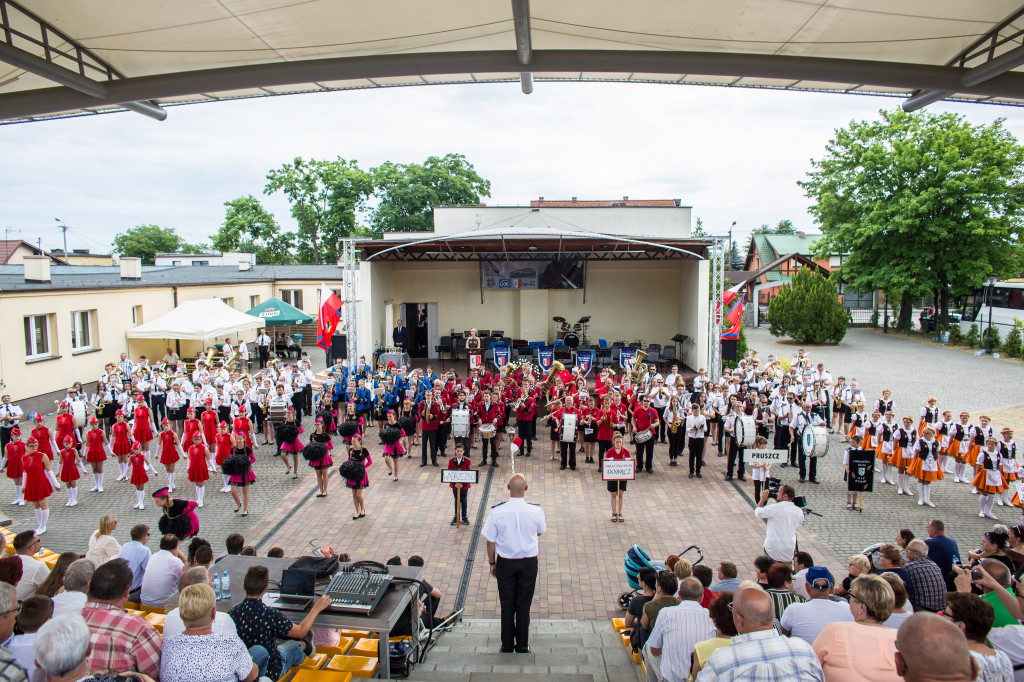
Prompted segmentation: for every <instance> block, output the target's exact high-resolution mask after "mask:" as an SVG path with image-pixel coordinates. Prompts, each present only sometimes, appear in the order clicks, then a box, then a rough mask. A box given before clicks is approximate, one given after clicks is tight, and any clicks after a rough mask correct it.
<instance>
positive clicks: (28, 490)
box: [23, 471, 53, 502]
mask: <svg viewBox="0 0 1024 682" xmlns="http://www.w3.org/2000/svg"><path fill="white" fill-rule="evenodd" d="M23 492H24V494H25V501H26V502H39V501H40V500H45V499H46V498H48V497H49V496H50V495H52V494H53V486H52V485H50V482H49V481H48V480H46V474H45V473H44V474H43V475H38V474H36V475H33V473H32V472H31V471H28V472H26V473H25V489H24V491H23Z"/></svg>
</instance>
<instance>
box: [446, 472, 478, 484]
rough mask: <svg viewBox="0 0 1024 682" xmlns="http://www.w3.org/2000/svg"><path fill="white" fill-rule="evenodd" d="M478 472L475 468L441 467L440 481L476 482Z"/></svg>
mask: <svg viewBox="0 0 1024 682" xmlns="http://www.w3.org/2000/svg"><path fill="white" fill-rule="evenodd" d="M479 475H480V472H479V471H477V470H476V469H470V470H468V471H464V470H462V469H441V483H474V484H475V483H476V482H477V480H479Z"/></svg>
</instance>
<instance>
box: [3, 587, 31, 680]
mask: <svg viewBox="0 0 1024 682" xmlns="http://www.w3.org/2000/svg"><path fill="white" fill-rule="evenodd" d="M17 616H18V597H17V596H16V595H15V589H14V587H13V586H12V585H9V584H8V583H0V679H3V680H5V682H6V681H7V680H10V681H11V682H26V681H27V680H28V673H27V671H26V669H25V668H24V667H22V665H21V663H19V662H18V659H17V657H15V655H14V654H13V653H11V651H10V650H9V649H8V647H9V646H10V645H11V640H12V639H13V638H12V637H11V635H12V634H13V633H14V623H15V620H16V619H17Z"/></svg>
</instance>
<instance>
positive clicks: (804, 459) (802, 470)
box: [796, 438, 818, 481]
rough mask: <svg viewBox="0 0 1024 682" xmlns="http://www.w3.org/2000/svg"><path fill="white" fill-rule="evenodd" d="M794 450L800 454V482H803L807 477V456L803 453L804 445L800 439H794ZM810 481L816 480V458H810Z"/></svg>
mask: <svg viewBox="0 0 1024 682" xmlns="http://www.w3.org/2000/svg"><path fill="white" fill-rule="evenodd" d="M796 448H797V450H799V452H800V455H799V457H800V480H801V481H802V480H804V478H805V477H806V475H807V455H806V454H805V453H804V444H803V442H802V440H801V439H800V438H797V439H796ZM810 459H811V471H810V474H811V480H812V481H814V480H817V478H818V458H817V457H811V458H810Z"/></svg>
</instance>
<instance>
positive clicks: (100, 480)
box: [96, 474, 103, 493]
mask: <svg viewBox="0 0 1024 682" xmlns="http://www.w3.org/2000/svg"><path fill="white" fill-rule="evenodd" d="M96 475H97V476H98V477H99V478H97V479H96V484H97V485H98V486H99V488H97V489H96V492H98V493H101V492H103V474H96Z"/></svg>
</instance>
